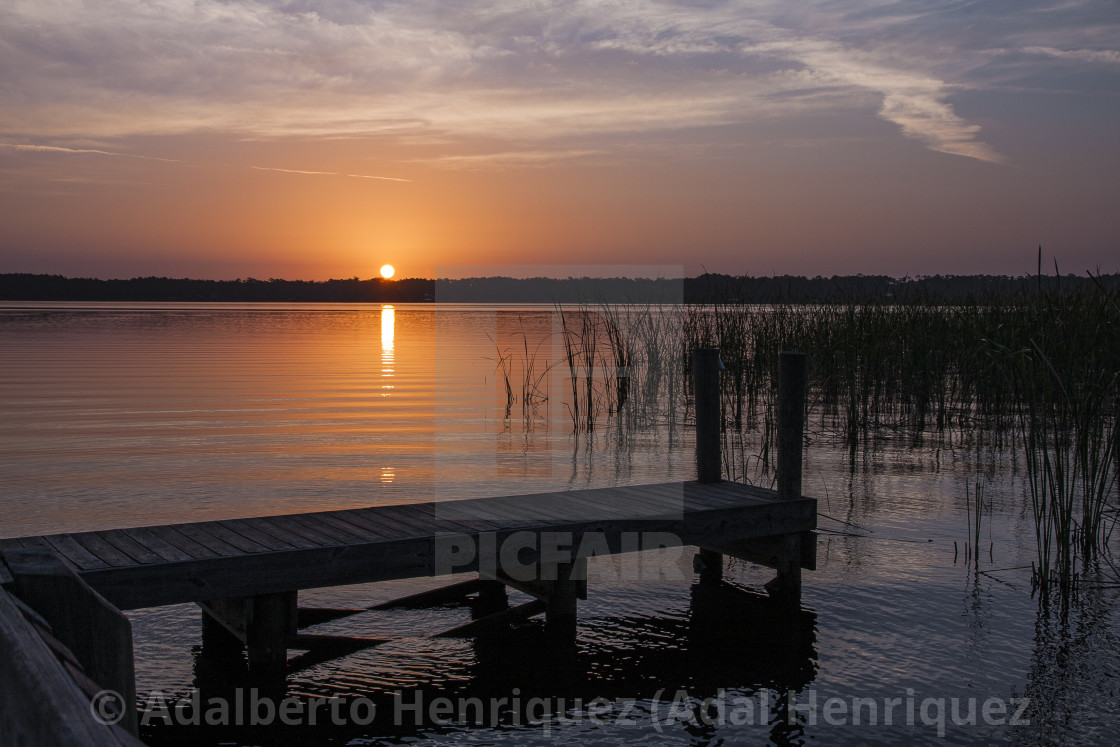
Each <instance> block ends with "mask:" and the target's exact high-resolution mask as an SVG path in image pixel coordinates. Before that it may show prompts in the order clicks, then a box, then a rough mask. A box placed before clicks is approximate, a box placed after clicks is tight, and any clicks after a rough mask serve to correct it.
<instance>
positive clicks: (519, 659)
mask: <svg viewBox="0 0 1120 747" xmlns="http://www.w3.org/2000/svg"><path fill="white" fill-rule="evenodd" d="M688 598H689V606H688V608H687V609H686V610H682V611H681V612H682V613H683V614H672V612H670V613H668V614H663V615H651V616H646V617H642V618H641V619H638V618H636V617H629V616H628V617H595V618H592V619H589V620H586V621H581V630H582V631H583V632H582V633H581V635H580V636H579V637H578V638H577V639H575V640H571V639H565V638H563V637H560V638H558V637H556V636H555V635H552V634H550V633H549V631H548V630H547V629H546V628H545V626H544V625H543V624H542V623H541V622H540V621H539V620H530V621H529V622H526V623H524V624H521V625H518V626H515V627H511V628H502V629H492V630H489V631H488V632H486V633H485V634H481V635H479V636H477V637H475V638H473V639H471V640H470V642H469V644H468V645H469V649H467V650H464V649H463V648H462V645H463V644H462V643H460V642H457V641H446V642H441V641H440V640H439V639H429V640H430V641H431V642H432V643H433V648H432V650H431V651H430V652H429V653H431V654H433V655H434V660H433V661H431V662H430V671H428V672H425V673H423V674H421V673H419V672H415V673H414V674H417V675H419V676H421V677H422V678H423V679H424V680H425V681H424V682H423V683H422V684H419V686H413V685H416V683H412V685H410V686H409V687H407V688H402V689H385V688H377V687H371V688H370V689H368V690H366V691H363V692H359V691H357V690H356V688H354V687H351V688H350V690H351V691H350V692H348V693H347V692H344V691H343V690H344V689H345V688H339V687H338V683H337V682H336V683H334V685H332V688H331V689H332V690H334V693H332V694H331V695H328V696H327V697H337V698H341V699H342V700H343V701H345V703H344V704H343V705H341V707H340V709H339V710H340V712H342V713H349V712H350V708H351V706H350V704H351V703H352V702H353V701H354V700H355V699H357V698H362V699H367V700H368V701H370V702H371V703H372V704H373V706H374V711H373V712H374V713H377V714H381V716H379V717H377V718H375V719H374V720H373V721H372V722H371V723H369V724H366V725H361V726H359V725H355V724H349V725H342V726H338V725H331V724H318V725H316V726H305V727H304V728H298V729H295V730H293V729H292V728H291V727H279V726H277V727H275V728H271V727H265V728H263V729H262V727H261V726H260V725H256V726H252V727H248V726H247V727H245V728H244V729H242V728H239V727H234V728H232V729H230V728H222V729H213V730H209V729H206V728H205V725H204V724H203V725H202V728H200V727H199V726H190V727H181V726H179V725H173V726H171V727H163V726H160V727H158V728H156V729H154V730H152V732H151V735H152V736H154V737H158V740H157V741H159V743H161V744H174V743H176V742H177V740H178V739H180V738H181V739H190V740H192V741H191V743H192V744H208V743H214V744H217V743H219V742H224V743H229V742H230V741H231V740H233V741H234V742H237V740H239V739H245V740H251V741H253V742H259V740H260V739H261V738H262V737H266V738H267V739H268V740H269V741H270V743H276V744H288V743H291V744H297V743H307V742H306V740H307V739H309V738H312V739H313V740H314V743H316V744H336V743H337V744H343V743H346V742H348V741H351V740H355V739H357V740H364V739H375V740H381V739H390V740H393V741H395V739H396V738H400V739H406V740H407V739H409V738H415V737H416V736H420V735H427V736H435V735H437V734H443V735H445V736H450V735H451V734H453V733H455V732H458V731H461V730H463V729H469V728H471V727H472V726H473V727H478V726H486V727H491V728H495V727H496V728H497V729H499V730H502V731H506V732H508V733H509V734H508V735H509V736H511V737H513V736H515V735H516V734H518V733H520V734H521V736H520V737H519V738H516V739H514V740H513V741H525V740H528V741H534V740H536V739H539V738H543V737H544V736H546V735H548V734H551V735H552V736H554V737H555V736H557V735H558V731H557V730H559V729H567V728H571V727H573V726H575V727H577V728H578V725H579V724H581V723H582V722H587V721H588V720H589V719H591V721H590V723H592V724H593V723H595V721H599V722H604V721H605V722H609V723H614V724H618V725H622V726H627V724H628V723H630V722H632V724H631V725H630V726H629V727H627V728H628V730H629V729H635V730H638V731H642V732H646V731H651V730H652V731H660V728H656V727H655V726H654V723H655V722H656V721H666V722H673V728H674V730H675V729H678V728H680V727H681V726H682V724H681V723H680V722H684V723H683V726H684V728H685V730H686V731H687V732H688V733H689V734H690V735H691V736H692V737H694V738H700V739H701V740H702V741H705V740H707V739H716V738H718V734H719V731H720V729H721V728H725V727H726V725H727V722H728V720H729V719H732V720H734V722H735V723H736V725H738V726H740V727H742V728H745V729H748V730H749V733H751V734H755V735H757V736H758V737H759V738H762V739H763V740H765V739H766V738H769V739H770V740H772V741H773V742H774V743H778V744H780V743H788V742H789V741H790V740H791V739H792V740H795V739H796V738H797V737H798V736H799V735H800V734H801V733H802V729H801V726H800V725H798V724H796V723H794V724H792V725H791V724H789V723H788V721H787V719H786V718H785V714H786V713H787V710H786V708H787V705H786V702H785V696H786V694H787V693H788V692H790V691H793V692H798V691H801V690H804V689H805V688H807V687H808V686H809V685H810V684H811V683H812V681H813V679H814V677H815V676H816V672H817V651H816V625H817V618H816V614H815V613H813V612H812V611H809V610H805V609H797V610H790V609H788V608H783V606H782V605H780V604H776V603H775V602H774V601H773V600H771V599H770V598H769V597H768V596H766V595H765V594H760V593H757V592H753V591H749V590H746V589H743V588H741V587H739V586H736V585H734V584H732V583H728V582H699V583H695V584H693V585H692V587H691V591H690V593H689V597H688ZM472 606H474V607H476V609H475V610H474V615H475V616H477V615H480V614H486V613H489V612H492V611H493V608H492V606H491V607H489V608H487V609H482V608H480V607H479V605H478V603H477V601H476V602H473V603H472ZM373 614H377V613H373ZM413 643H415V641H414V642H413ZM444 645H446V646H447V653H448V654H449V656H448V657H447V658H446V659H443V657H440V656H439V655H438V653H437V652H438V651H439V650H440V648H441V647H442V646H444ZM231 653H234V652H230V651H228V650H222V649H220V647H218V646H215V647H213V648H211V647H207V648H206V650H205V651H203V650H200V649H196V650H195V682H194V684H195V687H197V688H198V695H197V696H195V697H196V699H197V701H198V702H199V703H201V704H203V707H204V709H205V704H206V703H207V702H209V700H210V699H211V698H220V699H223V700H224V701H225V702H229V703H234V702H237V700H238V698H239V697H240V698H241V700H242V701H243V702H249V699H250V697H252V698H255V699H256V702H257V703H258V708H259V709H261V710H262V711H263V712H266V711H267V709H268V707H267V706H261V705H259V703H260V701H261V700H262V699H263V700H271V701H272V702H273V703H275V704H278V703H279V702H280V701H282V700H283V699H285V698H291V697H295V698H299V699H302V700H303V701H304V702H305V703H306V702H308V701H310V700H312V699H314V698H318V697H322V695H321V694H319V693H312V692H309V691H308V690H307V689H306V687H300V685H298V684H296V683H297V682H298V681H300V680H299V678H298V677H295V676H288V677H283V676H281V677H273V678H272V679H268V678H260V677H253V676H251V675H250V674H249V671H248V667H247V666H246V664H245V659H244V657H243V656H237V655H236V654H235V655H233V656H231V655H230V654H231ZM463 654H467V656H466V657H464V656H463ZM441 659H443V660H442V661H441ZM456 660H458V661H456ZM397 664H398V665H405V663H404V662H397ZM293 666H294V667H298V666H300V659H299V658H296V659H293V660H291V661H290V667H293ZM347 666H348V665H347V660H346V659H345V658H344V659H341V660H339V661H338V662H336V663H334V664H333V665H332V666H331V667H330V669H332V670H333V671H334V673H335V675H337V674H339V673H341V672H344V671H345V670H346V669H347ZM358 666H361V667H368V666H369V662H368V661H365V662H362V663H361V664H359V665H358ZM405 666H407V665H405ZM289 675H292V672H291V669H290V670H289ZM303 682H304V684H305V685H306V684H307V682H306V680H303ZM324 684H326V683H324ZM350 684H351V685H353V684H354V683H353V682H351V683H350ZM336 688H337V689H336ZM238 690H240V691H241V695H240V696H239V695H238V694H237V693H238ZM249 693H254V694H253V695H251V696H250V695H249ZM444 699H446V701H447V702H450V703H452V704H453V711H452V712H451V714H450V715H448V714H443V715H442V716H441V715H440V714H439V713H437V712H436V711H433V710H431V705H432V704H433V703H436V704H438V703H439V702H440V701H441V700H444ZM186 700H187V698H184V699H183V701H186ZM417 704H423V707H422V708H419V709H418V708H416V707H415V706H416V705H417ZM479 704H481V705H479ZM492 704H498V705H497V706H496V707H494V706H492ZM170 705H171V707H172V708H174V707H176V706H175V704H174V703H172V704H170ZM181 707H184V708H189V707H191V706H190V704H189V703H185V704H184V705H183V706H181ZM460 709H461V710H460ZM322 712H323V714H324V715H325V714H326V713H327V710H326V709H325V708H324V709H323V711H322ZM779 714H780V716H779ZM399 716H403V718H398V717H399ZM433 716H435V717H433ZM441 720H442V721H444V722H445V723H439V722H440V721H441ZM490 733H493V732H490ZM311 734H313V735H314V736H313V737H312V736H311ZM200 740H201V741H200ZM211 740H212V741H211Z"/></svg>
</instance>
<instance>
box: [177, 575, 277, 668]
mask: <svg viewBox="0 0 1120 747" xmlns="http://www.w3.org/2000/svg"><path fill="white" fill-rule="evenodd" d="M297 599H298V593H297V592H294V591H285V592H278V593H275V594H258V595H256V596H252V597H236V598H233V599H216V600H212V601H209V602H199V605H198V606H199V607H201V608H202V610H203V619H202V631H203V636H204V645H205V643H206V642H207V641H212V642H213V644H215V645H218V646H222V645H225V644H226V643H229V642H230V641H229V637H230V636H232V637H234V638H236V640H238V641H241V642H243V643H244V644H245V648H246V650H247V653H248V658H249V668H250V670H257V671H265V670H277V669H279V670H283V668H284V665H285V664H286V663H287V660H288V641H289V640H291V639H292V637H294V636H295V634H296V625H297ZM219 629H220V630H219ZM223 632H224V633H227V634H228V635H226V636H223V635H222V633H223Z"/></svg>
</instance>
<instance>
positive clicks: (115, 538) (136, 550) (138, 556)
mask: <svg viewBox="0 0 1120 747" xmlns="http://www.w3.org/2000/svg"><path fill="white" fill-rule="evenodd" d="M97 536H99V537H101V539H103V540H105V541H106V542H108V543H109V544H110V545H112V546H113V547H116V548H117V549H119V550H120V551H121V552H123V553H127V554H128V556H129V557H131V558H132V559H134V560H135V561H136V562H137V563H162V562H164V559H163V557H161V556H160V555H159V554H158V553H156V552H154V551H153V550H151V549H149V548H147V547H145V546H144V545H142V544H141V543H139V542H137V541H136V540H134V539H133V538H132V537H130V536H128V534H127V533H126V532H123V531H121V530H120V529H112V530H109V531H104V532H98V533H97Z"/></svg>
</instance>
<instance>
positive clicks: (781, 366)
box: [778, 351, 806, 501]
mask: <svg viewBox="0 0 1120 747" xmlns="http://www.w3.org/2000/svg"><path fill="white" fill-rule="evenodd" d="M805 382H806V379H805V354H804V353H795V352H791V351H783V352H781V353H779V354H778V498H780V499H781V500H784V501H789V500H796V499H798V498H800V497H801V452H802V449H803V444H804V440H805Z"/></svg>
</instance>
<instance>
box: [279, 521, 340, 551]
mask: <svg viewBox="0 0 1120 747" xmlns="http://www.w3.org/2000/svg"><path fill="white" fill-rule="evenodd" d="M260 522H261V525H262V526H265V527H276V528H277V529H283V530H284V531H285V532H287V533H288V534H291V535H295V536H296V537H301V538H302V539H303V540H304V542H312V543H314V544H316V545H318V546H319V547H333V546H335V545H337V544H338V542H337V541H336V540H334V539H332V538H330V537H327V536H325V535H323V534H320V533H319V532H316V531H315V530H314V529H311V528H308V527H306V526H304V525H303V524H301V523H300V522H299V521H297V520H296V519H295V516H294V514H287V515H284V516H266V517H263V518H262V519H260Z"/></svg>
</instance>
